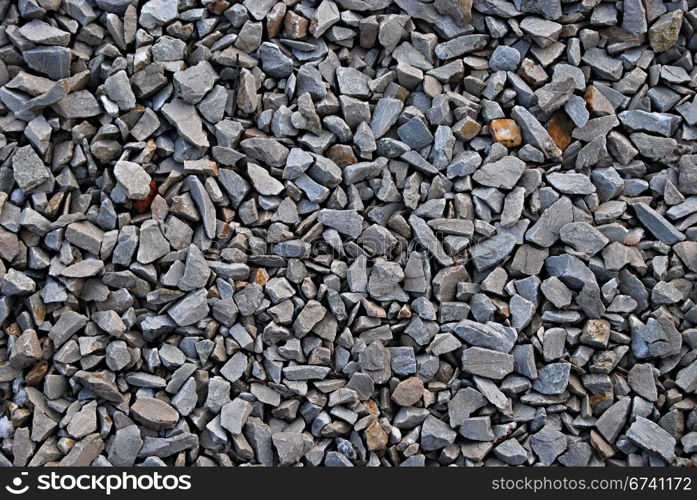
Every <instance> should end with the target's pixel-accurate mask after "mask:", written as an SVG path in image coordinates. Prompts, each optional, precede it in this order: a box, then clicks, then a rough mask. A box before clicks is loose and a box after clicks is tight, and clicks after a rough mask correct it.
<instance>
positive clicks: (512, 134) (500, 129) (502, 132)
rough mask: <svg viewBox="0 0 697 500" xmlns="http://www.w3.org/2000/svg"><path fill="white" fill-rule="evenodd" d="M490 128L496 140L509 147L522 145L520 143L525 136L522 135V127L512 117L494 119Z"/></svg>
mask: <svg viewBox="0 0 697 500" xmlns="http://www.w3.org/2000/svg"><path fill="white" fill-rule="evenodd" d="M489 128H490V129H491V135H492V137H493V138H494V140H495V141H496V142H500V143H501V144H503V145H504V146H506V147H507V148H512V147H515V146H520V143H521V142H523V138H522V137H521V135H520V127H519V126H518V124H516V122H514V121H513V120H511V119H510V118H499V119H497V120H492V121H491V123H490V124H489Z"/></svg>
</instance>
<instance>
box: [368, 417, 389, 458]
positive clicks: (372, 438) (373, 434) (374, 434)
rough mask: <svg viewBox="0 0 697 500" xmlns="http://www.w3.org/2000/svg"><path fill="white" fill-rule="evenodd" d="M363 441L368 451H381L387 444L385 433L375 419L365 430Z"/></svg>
mask: <svg viewBox="0 0 697 500" xmlns="http://www.w3.org/2000/svg"><path fill="white" fill-rule="evenodd" d="M365 441H366V443H367V444H368V449H369V450H370V451H382V450H384V449H385V447H386V446H387V433H386V432H385V430H384V429H383V428H382V426H381V425H380V422H378V421H377V420H376V421H374V422H373V423H372V424H370V426H369V427H368V428H367V429H366V430H365Z"/></svg>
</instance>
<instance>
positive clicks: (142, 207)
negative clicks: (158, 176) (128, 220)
mask: <svg viewBox="0 0 697 500" xmlns="http://www.w3.org/2000/svg"><path fill="white" fill-rule="evenodd" d="M155 193H157V184H155V181H150V194H149V195H148V196H147V198H145V199H143V200H137V201H135V202H133V206H134V207H135V209H136V211H137V212H138V213H139V214H144V213H145V212H147V211H148V209H149V208H150V204H151V203H152V200H154V199H155Z"/></svg>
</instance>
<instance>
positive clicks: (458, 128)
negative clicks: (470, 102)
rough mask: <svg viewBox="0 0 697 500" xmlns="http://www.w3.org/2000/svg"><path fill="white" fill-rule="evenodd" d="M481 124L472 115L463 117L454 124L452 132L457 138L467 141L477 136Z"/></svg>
mask: <svg viewBox="0 0 697 500" xmlns="http://www.w3.org/2000/svg"><path fill="white" fill-rule="evenodd" d="M481 129H482V126H481V125H480V124H479V123H477V121H476V120H475V119H474V118H472V117H469V116H468V117H467V118H463V119H462V120H460V121H459V122H457V123H456V124H455V126H454V127H453V132H454V133H455V136H456V137H457V138H458V139H462V140H463V141H469V140H470V139H473V138H474V137H476V136H477V134H478V133H479V131H480V130H481Z"/></svg>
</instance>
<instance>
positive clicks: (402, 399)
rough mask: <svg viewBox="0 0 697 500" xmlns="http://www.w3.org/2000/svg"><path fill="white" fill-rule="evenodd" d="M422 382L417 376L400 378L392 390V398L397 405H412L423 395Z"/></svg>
mask: <svg viewBox="0 0 697 500" xmlns="http://www.w3.org/2000/svg"><path fill="white" fill-rule="evenodd" d="M423 393H424V383H423V382H422V381H421V379H419V378H417V377H409V378H408V379H406V380H402V381H401V382H400V383H399V384H398V385H397V387H395V390H394V392H392V400H393V401H394V402H395V403H397V404H398V405H399V406H414V405H415V404H416V403H417V402H418V401H419V400H420V399H421V396H423Z"/></svg>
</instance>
